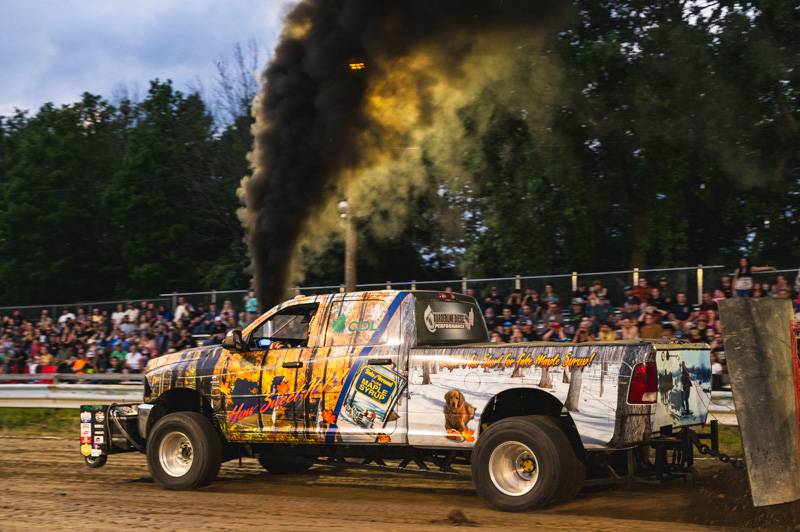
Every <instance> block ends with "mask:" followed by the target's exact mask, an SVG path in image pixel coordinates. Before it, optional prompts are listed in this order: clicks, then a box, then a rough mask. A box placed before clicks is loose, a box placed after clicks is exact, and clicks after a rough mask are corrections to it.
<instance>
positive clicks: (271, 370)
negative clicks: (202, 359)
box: [220, 303, 319, 441]
mask: <svg viewBox="0 0 800 532" xmlns="http://www.w3.org/2000/svg"><path fill="white" fill-rule="evenodd" d="M318 306H319V304H318V303H300V304H297V305H289V306H287V307H285V308H282V309H280V310H279V311H277V312H275V313H274V314H271V315H266V316H264V317H262V318H259V320H258V321H257V322H256V323H255V324H254V326H253V327H252V328H251V329H250V332H249V334H248V335H247V337H246V338H245V342H246V349H245V350H244V351H243V352H241V353H230V354H229V357H228V360H227V361H226V362H227V365H225V366H223V369H222V371H221V376H220V381H221V382H220V392H221V393H222V395H223V397H226V401H225V407H226V408H225V422H226V426H227V432H228V437H229V438H230V439H231V440H234V441H237V440H238V441H242V440H247V441H293V440H298V439H302V437H303V435H304V433H305V426H304V418H305V404H304V401H302V390H303V389H304V386H305V378H304V377H305V373H303V372H301V371H299V370H301V369H302V368H303V367H304V366H305V365H306V364H307V363H308V357H309V354H310V347H309V341H312V342H313V339H315V337H316V335H315V334H313V332H314V331H318V329H319V328H318V326H317V327H315V323H316V321H315V319H316V310H317V308H318Z"/></svg>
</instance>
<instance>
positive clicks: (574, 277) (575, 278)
mask: <svg viewBox="0 0 800 532" xmlns="http://www.w3.org/2000/svg"><path fill="white" fill-rule="evenodd" d="M572 291H573V292H577V291H578V272H572Z"/></svg>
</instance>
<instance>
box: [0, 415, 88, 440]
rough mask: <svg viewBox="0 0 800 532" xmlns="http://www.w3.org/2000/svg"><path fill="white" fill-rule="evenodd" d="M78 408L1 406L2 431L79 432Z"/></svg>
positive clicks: (0, 423)
mask: <svg viewBox="0 0 800 532" xmlns="http://www.w3.org/2000/svg"><path fill="white" fill-rule="evenodd" d="M79 413H80V412H79V411H78V409H77V408H0V431H26V432H40V433H47V434H49V435H53V434H64V435H69V434H70V433H71V434H72V435H73V436H76V435H77V434H78V425H79Z"/></svg>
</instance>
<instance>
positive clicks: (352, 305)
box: [309, 292, 410, 444]
mask: <svg viewBox="0 0 800 532" xmlns="http://www.w3.org/2000/svg"><path fill="white" fill-rule="evenodd" d="M401 294H405V293H402V292H401ZM403 299H404V296H403V297H399V296H392V297H391V298H387V297H386V296H385V294H380V293H370V292H365V293H363V294H361V295H359V296H358V297H343V296H334V297H333V298H332V300H331V303H330V305H329V308H328V309H327V312H326V313H325V314H326V318H325V323H324V328H325V333H324V342H323V346H322V347H323V348H322V349H320V350H319V352H318V353H317V355H316V357H315V358H314V359H313V372H314V374H315V375H316V377H317V378H318V379H320V380H321V381H322V382H324V383H325V385H324V392H323V393H322V394H320V397H319V400H318V401H317V402H316V410H315V412H312V413H310V415H311V416H312V417H314V418H315V419H317V420H320V421H319V422H318V423H317V428H316V429H315V430H316V434H310V435H309V437H310V438H311V439H316V440H324V441H326V442H327V443H362V444H368V443H380V444H403V443H406V441H407V440H406V432H407V431H406V426H407V421H406V412H405V407H406V401H405V397H406V383H407V380H408V377H407V372H406V368H405V367H404V364H403V363H402V361H401V357H400V340H399V337H400V335H399V333H398V330H399V323H400V311H399V309H400V306H401V303H402V302H403ZM409 299H410V298H409Z"/></svg>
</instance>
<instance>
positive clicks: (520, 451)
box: [489, 441, 539, 497]
mask: <svg viewBox="0 0 800 532" xmlns="http://www.w3.org/2000/svg"><path fill="white" fill-rule="evenodd" d="M489 477H490V478H491V479H492V483H493V484H494V487H495V488H497V489H498V490H499V491H500V492H502V493H504V494H505V495H509V496H511V497H519V496H521V495H525V494H526V493H528V492H529V491H531V490H532V489H533V487H534V486H535V485H536V481H537V480H538V478H539V462H538V460H537V459H536V455H535V454H534V453H533V451H531V449H530V447H528V446H527V445H525V444H524V443H520V442H518V441H506V442H503V443H501V444H500V445H498V446H497V447H495V449H494V450H493V451H492V454H491V456H490V457H489Z"/></svg>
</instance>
